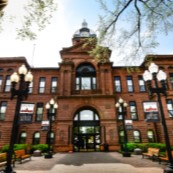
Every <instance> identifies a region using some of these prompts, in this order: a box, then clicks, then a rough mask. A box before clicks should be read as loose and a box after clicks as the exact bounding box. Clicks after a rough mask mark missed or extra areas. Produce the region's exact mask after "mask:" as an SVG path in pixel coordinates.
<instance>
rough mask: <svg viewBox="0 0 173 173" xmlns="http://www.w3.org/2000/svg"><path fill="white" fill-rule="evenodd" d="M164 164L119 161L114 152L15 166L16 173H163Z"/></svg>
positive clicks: (130, 159)
mask: <svg viewBox="0 0 173 173" xmlns="http://www.w3.org/2000/svg"><path fill="white" fill-rule="evenodd" d="M165 166H166V165H165V164H164V163H162V164H159V163H158V162H152V161H151V160H150V159H142V156H141V155H132V157H122V155H121V154H119V153H117V152H81V153H77V152H76V153H57V154H55V155H54V156H53V158H52V159H45V158H44V157H32V160H31V161H24V162H23V163H22V164H19V163H17V164H16V167H15V168H14V170H15V171H16V172H17V173H31V172H32V173H153V172H154V173H163V169H164V168H165Z"/></svg>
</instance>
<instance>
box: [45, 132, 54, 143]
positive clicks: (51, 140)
mask: <svg viewBox="0 0 173 173" xmlns="http://www.w3.org/2000/svg"><path fill="white" fill-rule="evenodd" d="M54 142H55V134H54V132H51V133H50V144H54ZM48 143H49V132H48V133H47V138H46V144H48Z"/></svg>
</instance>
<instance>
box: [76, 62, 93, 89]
mask: <svg viewBox="0 0 173 173" xmlns="http://www.w3.org/2000/svg"><path fill="white" fill-rule="evenodd" d="M95 89H96V71H95V68H94V67H93V66H92V65H91V64H82V65H80V66H79V67H78V68H77V70H76V90H95Z"/></svg>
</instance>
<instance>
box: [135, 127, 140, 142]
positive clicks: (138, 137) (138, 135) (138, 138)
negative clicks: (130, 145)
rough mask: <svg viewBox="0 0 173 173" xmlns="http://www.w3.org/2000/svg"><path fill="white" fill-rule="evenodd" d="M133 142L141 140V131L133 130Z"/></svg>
mask: <svg viewBox="0 0 173 173" xmlns="http://www.w3.org/2000/svg"><path fill="white" fill-rule="evenodd" d="M133 138H134V142H141V133H140V131H139V130H134V131H133Z"/></svg>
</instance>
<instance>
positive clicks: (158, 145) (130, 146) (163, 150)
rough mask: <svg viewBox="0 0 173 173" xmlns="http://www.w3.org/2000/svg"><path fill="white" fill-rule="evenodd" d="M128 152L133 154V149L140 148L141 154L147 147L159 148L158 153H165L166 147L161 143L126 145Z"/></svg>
mask: <svg viewBox="0 0 173 173" xmlns="http://www.w3.org/2000/svg"><path fill="white" fill-rule="evenodd" d="M127 147H128V150H129V151H130V152H133V151H134V149H135V148H140V149H141V150H142V151H143V152H146V151H147V149H148V148H149V147H151V148H160V152H165V151H166V146H165V144H163V143H127Z"/></svg>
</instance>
